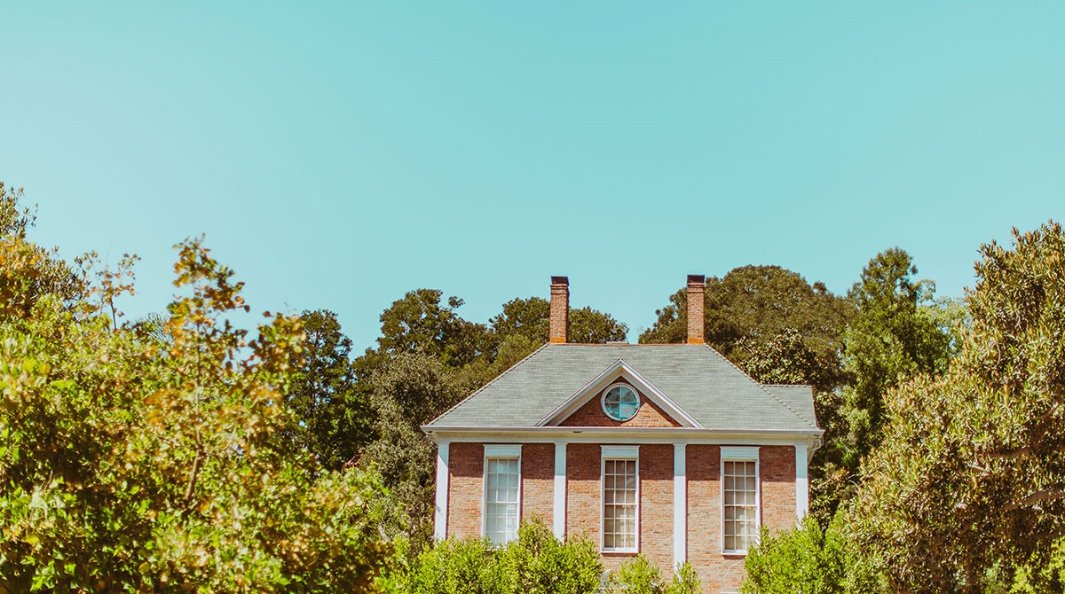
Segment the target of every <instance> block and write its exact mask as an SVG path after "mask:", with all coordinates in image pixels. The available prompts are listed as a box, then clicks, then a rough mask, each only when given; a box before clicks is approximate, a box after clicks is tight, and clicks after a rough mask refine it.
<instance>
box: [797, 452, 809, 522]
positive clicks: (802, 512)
mask: <svg viewBox="0 0 1065 594" xmlns="http://www.w3.org/2000/svg"><path fill="white" fill-rule="evenodd" d="M806 452H807V448H806V444H805V443H796V444H795V520H796V521H797V522H802V519H803V518H805V517H806V514H807V513H808V512H809V511H810V476H809V458H808V457H807V453H806Z"/></svg>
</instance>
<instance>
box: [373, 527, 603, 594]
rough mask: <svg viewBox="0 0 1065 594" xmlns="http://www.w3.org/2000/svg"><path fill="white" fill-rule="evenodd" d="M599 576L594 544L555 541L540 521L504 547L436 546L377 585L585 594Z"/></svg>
mask: <svg viewBox="0 0 1065 594" xmlns="http://www.w3.org/2000/svg"><path fill="white" fill-rule="evenodd" d="M602 573H603V565H602V563H601V562H600V560H599V551H598V548H597V547H596V546H595V544H594V543H592V542H591V541H589V540H586V539H582V538H574V539H570V540H568V541H566V542H564V543H563V542H559V541H558V540H557V539H555V537H554V535H553V534H552V533H551V531H550V530H549V529H548V528H547V526H545V525H544V523H543V522H541V521H532V522H528V523H524V524H522V525H521V528H519V529H518V539H517V540H515V541H513V542H511V543H509V544H507V545H506V546H505V547H499V548H494V547H492V546H491V544H489V542H488V541H487V540H485V539H481V540H454V539H448V540H445V541H442V542H439V543H437V544H436V545H435V546H433V547H432V548H430V549H427V550H425V551H424V552H423V553H422V554H421V555H419V556H418V557H417V558H416V559H415V560H414V561H413V562H412V563H411V567H410V568H409V570H407V572H406V575H397V574H393V575H390V576H388V577H387V578H386V579H384V580H382V587H383V588H384V589H385V590H387V591H391V592H397V593H399V592H409V593H410V594H582V593H589V594H590V593H592V592H596V591H597V590H598V589H599V585H600V575H602Z"/></svg>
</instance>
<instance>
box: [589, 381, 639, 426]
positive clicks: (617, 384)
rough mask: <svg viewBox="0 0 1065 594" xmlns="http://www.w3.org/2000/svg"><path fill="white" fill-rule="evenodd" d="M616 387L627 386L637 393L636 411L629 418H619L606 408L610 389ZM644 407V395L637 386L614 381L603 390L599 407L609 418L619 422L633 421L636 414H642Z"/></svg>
mask: <svg viewBox="0 0 1065 594" xmlns="http://www.w3.org/2000/svg"><path fill="white" fill-rule="evenodd" d="M614 388H626V389H628V390H629V391H630V392H632V393H633V394H635V395H636V412H634V413H632V416H631V417H629V418H627V419H619V418H617V417H615V416H614V415H612V414H610V411H608V410H607V409H606V395H607V394H609V393H610V391H611V390H613V389H614ZM642 407H643V396H641V395H640V391H639V390H637V389H636V386H631V385H629V384H626V383H625V382H614V383H612V384H610V385H609V386H607V387H606V389H605V390H603V393H602V394H601V395H600V396H599V408H600V409H602V410H603V414H604V415H606V417H607V418H608V419H610V420H612V421H617V422H619V423H625V422H628V421H631V420H633V419H635V418H636V415H638V414H640V408H642Z"/></svg>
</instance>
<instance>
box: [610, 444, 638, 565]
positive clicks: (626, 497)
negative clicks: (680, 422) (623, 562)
mask: <svg viewBox="0 0 1065 594" xmlns="http://www.w3.org/2000/svg"><path fill="white" fill-rule="evenodd" d="M638 456H639V449H638V448H637V447H635V446H603V539H602V548H603V550H604V551H612V552H631V553H635V552H636V551H637V550H638V548H639V539H638V531H639V528H640V520H639V514H640V505H639V501H640V477H639V457H638Z"/></svg>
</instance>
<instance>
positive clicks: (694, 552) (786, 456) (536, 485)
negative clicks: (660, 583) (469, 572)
mask: <svg viewBox="0 0 1065 594" xmlns="http://www.w3.org/2000/svg"><path fill="white" fill-rule="evenodd" d="M449 458H450V460H449V462H450V477H451V478H450V485H449V496H448V535H449V536H451V537H455V538H477V537H479V536H480V533H481V498H482V496H483V486H482V482H483V474H484V447H483V446H482V445H481V444H470V443H452V444H451V451H450V456H449ZM759 471H760V473H761V482H760V489H761V494H762V508H761V513H762V524H763V525H764V526H766V527H767V528H769V529H770V530H774V531H775V530H781V529H787V528H791V527H792V526H794V525H795V449H794V448H793V447H790V446H763V447H762V448H760V449H759ZM521 472H522V487H521V488H522V512H521V513H522V518H523V519H528V518H531V517H533V516H539V517H542V518H544V520H545V521H546V522H547V524H548V525H549V526H550V525H551V520H552V513H553V503H554V445H553V444H525V445H523V446H522V463H521ZM600 472H601V447H600V445H599V444H582V443H571V444H569V446H568V447H567V448H566V475H567V493H566V497H567V518H566V533H567V534H569V535H576V534H580V535H583V536H585V537H587V538H589V539H591V540H592V542H595V543H596V544H598V543H599V542H600V540H599V532H600V521H601V517H600V514H601V509H600V505H601V501H600V497H601V490H600ZM720 472H721V448H720V447H719V446H716V445H689V446H688V447H687V475H688V492H687V500H688V523H687V524H688V526H687V537H688V550H687V556H688V560H689V561H690V562H691V563H692V565H693V566H695V569H696V571H697V572H698V574H699V578H700V579H701V580H702V583H703V591H704V592H735V591H738V590H739V585H740V582H741V581H742V580H743V560H744V558H743V557H742V556H724V555H722V553H721V478H720ZM640 551H641V552H642V553H643V554H644V555H645V556H646V557H647V558H648V559H650V560H651V561H652V562H654V563H655V564H657V565H658V566H659V567H660V568H661V569H662V571H663V574H665V575H666V576H667V577H668V576H669V575H670V574H671V571H670V570H671V566H672V563H673V446H672V445H669V444H664V445H641V446H640ZM630 557H632V555H629V554H606V555H604V556H603V565H604V567H605V568H606V569H607V570H613V569H617V568H618V567H619V566H620V565H621V564H622V563H624V562H625V561H626V560H627V559H629V558H630Z"/></svg>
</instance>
